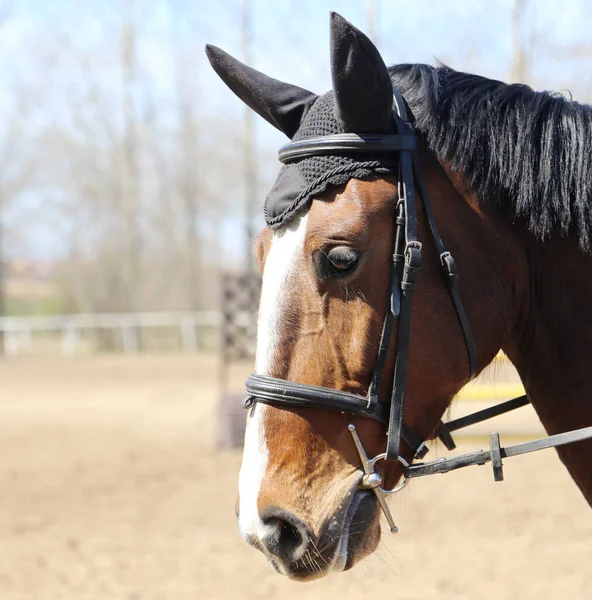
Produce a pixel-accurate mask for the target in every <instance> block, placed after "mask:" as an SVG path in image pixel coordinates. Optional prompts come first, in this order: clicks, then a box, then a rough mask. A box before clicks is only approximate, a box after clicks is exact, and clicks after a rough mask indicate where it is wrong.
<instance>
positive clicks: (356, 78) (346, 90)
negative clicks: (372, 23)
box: [331, 12, 393, 133]
mask: <svg viewBox="0 0 592 600" xmlns="http://www.w3.org/2000/svg"><path fill="white" fill-rule="evenodd" d="M331 77H332V79H333V90H334V92H335V117H336V118H337V120H338V121H340V122H341V123H342V125H344V126H345V128H346V129H347V130H349V131H352V132H355V133H380V132H384V131H387V130H388V129H389V126H390V124H391V120H392V117H391V112H392V106H393V84H392V83H391V78H390V76H389V73H388V69H387V68H386V65H385V64H384V61H383V60H382V57H381V56H380V53H379V52H378V50H377V48H376V46H375V45H374V44H373V43H372V42H371V41H370V39H369V38H368V37H367V36H366V35H364V34H363V33H362V32H361V31H360V30H359V29H356V28H355V27H354V26H353V25H352V24H351V23H349V22H348V21H346V20H345V19H344V18H343V17H342V16H341V15H338V14H337V13H335V12H332V13H331Z"/></svg>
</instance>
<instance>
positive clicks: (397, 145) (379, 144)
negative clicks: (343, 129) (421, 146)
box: [278, 132, 417, 164]
mask: <svg viewBox="0 0 592 600" xmlns="http://www.w3.org/2000/svg"><path fill="white" fill-rule="evenodd" d="M416 143H417V142H416V139H415V135H413V132H410V133H408V134H407V135H388V134H384V135H383V134H378V133H336V134H333V135H325V136H321V137H315V138H308V139H306V140H299V141H297V142H289V143H288V144H285V145H284V146H282V147H281V148H280V150H279V152H278V158H279V160H280V162H282V163H284V164H286V163H290V162H293V161H295V160H300V159H302V158H306V157H308V156H319V155H322V154H335V153H338V152H347V153H364V154H367V153H368V152H381V153H383V152H384V153H388V152H400V151H401V150H408V151H409V150H415V148H416Z"/></svg>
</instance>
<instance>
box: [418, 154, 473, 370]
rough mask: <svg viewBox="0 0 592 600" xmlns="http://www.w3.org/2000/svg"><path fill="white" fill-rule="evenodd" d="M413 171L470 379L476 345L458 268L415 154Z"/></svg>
mask: <svg viewBox="0 0 592 600" xmlns="http://www.w3.org/2000/svg"><path fill="white" fill-rule="evenodd" d="M413 172H414V175H415V179H416V180H417V187H418V189H419V193H420V195H421V199H422V202H423V207H424V210H425V213H426V218H427V221H428V225H429V227H430V232H431V234H432V240H433V242H434V245H435V246H436V251H437V252H438V255H439V256H440V264H441V265H442V268H443V270H444V274H445V277H446V284H447V285H448V290H449V292H450V297H451V298H452V303H453V305H454V310H455V311H456V314H457V316H458V320H459V322H460V327H461V330H462V332H463V337H464V339H465V345H466V347H467V354H468V357H469V380H471V379H473V378H474V377H475V375H476V374H477V368H478V361H477V346H476V345H475V338H474V337H473V333H472V331H471V325H470V323H469V318H468V316H467V312H466V310H465V307H464V305H463V303H462V300H461V297H460V291H459V280H458V279H459V278H458V269H457V267H456V261H455V260H454V258H453V256H452V254H450V252H448V250H446V248H445V247H444V243H443V242H442V238H441V237H440V232H439V231H438V225H437V223H436V218H435V217H434V213H433V211H432V204H431V202H430V197H429V196H428V193H427V191H426V189H425V183H424V179H423V176H422V173H421V166H420V164H419V160H418V158H417V156H416V155H415V154H414V155H413Z"/></svg>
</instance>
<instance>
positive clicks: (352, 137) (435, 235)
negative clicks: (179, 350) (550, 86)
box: [244, 87, 592, 533]
mask: <svg viewBox="0 0 592 600" xmlns="http://www.w3.org/2000/svg"><path fill="white" fill-rule="evenodd" d="M393 118H394V122H395V125H396V134H392V135H386V134H385V135H382V134H361V135H359V134H351V133H348V134H337V135H327V136H322V137H317V138H311V139H305V140H300V141H297V142H291V143H289V144H286V145H285V146H283V147H282V148H281V149H280V151H279V158H280V161H281V162H283V163H290V162H293V161H295V160H298V159H301V158H305V157H309V156H315V155H323V154H325V155H326V154H336V153H343V152H346V153H348V154H352V153H356V154H357V153H361V154H363V153H373V154H376V153H381V152H382V153H386V152H398V153H399V178H398V202H397V205H396V211H395V213H396V214H395V233H394V246H393V256H392V263H391V273H390V285H389V292H390V293H389V303H388V307H387V310H386V314H385V318H384V323H383V326H382V333H381V337H380V344H379V347H378V354H377V358H376V363H375V367H374V371H373V374H372V377H371V380H370V385H369V388H368V393H367V395H366V396H361V395H358V394H352V393H349V392H344V391H340V390H334V389H330V388H324V387H318V386H312V385H305V384H301V383H296V382H293V381H286V380H284V379H278V378H275V377H269V376H265V375H259V374H257V373H253V374H251V375H250V376H249V378H248V379H247V382H246V389H247V393H248V396H247V398H246V399H245V403H244V406H245V408H248V407H250V406H251V405H252V404H253V403H255V402H261V403H264V404H270V405H273V406H278V407H280V408H281V407H296V408H298V407H306V408H311V407H312V408H321V409H328V410H334V411H339V412H341V413H347V414H351V415H357V416H362V417H368V418H371V419H375V420H377V421H379V422H380V423H382V424H383V425H385V426H386V427H387V442H386V451H385V452H384V453H383V454H379V455H378V456H376V457H374V458H372V459H369V458H368V456H367V455H366V452H365V451H364V448H363V446H362V443H361V441H360V439H359V437H358V435H357V433H356V430H355V427H354V426H353V425H350V426H349V431H350V433H351V434H352V436H353V440H354V443H355V445H356V449H357V451H358V454H359V455H360V459H361V461H362V468H363V471H364V474H363V476H362V479H361V482H360V487H361V488H362V489H368V490H372V491H373V492H374V493H375V494H376V497H377V500H378V502H379V504H380V506H381V508H382V510H383V512H384V514H385V516H386V518H387V521H388V523H389V525H390V528H391V531H392V532H393V533H394V532H396V531H397V527H396V525H395V523H394V521H393V518H392V516H391V514H390V511H389V508H388V505H387V503H386V495H387V494H390V493H394V492H397V491H399V490H400V489H402V487H404V485H405V483H406V482H407V479H408V478H410V477H418V476H421V475H427V474H432V473H443V472H448V471H451V470H453V469H457V468H459V467H463V466H468V465H471V464H484V463H485V462H489V461H491V462H492V463H493V467H494V474H495V478H496V481H499V480H501V478H503V475H502V471H501V466H502V465H501V459H502V458H504V457H506V456H514V455H517V454H523V453H525V452H532V451H533V450H539V449H541V448H543V447H549V446H557V445H561V444H565V443H571V442H574V441H578V440H579V439H587V438H589V437H592V427H589V428H586V429H582V430H577V431H574V432H570V433H569V434H560V435H559V436H551V437H549V438H546V439H544V440H536V441H535V442H528V443H526V444H519V445H516V446H510V447H508V448H501V447H500V444H499V436H497V434H492V437H491V438H490V450H489V451H479V452H476V453H472V454H468V455H463V456H460V457H455V458H451V459H441V460H439V461H434V462H432V463H419V464H414V465H409V464H408V463H407V461H406V460H405V459H404V458H403V457H402V456H401V455H400V450H401V440H403V441H405V443H406V444H407V445H408V446H409V447H410V448H411V450H412V451H413V454H414V457H415V458H418V459H421V458H423V457H424V456H425V454H426V453H427V452H428V448H427V446H426V444H425V440H424V439H423V438H422V437H421V436H419V435H418V434H417V433H415V432H414V431H413V430H412V429H411V428H410V427H409V426H408V425H406V424H405V422H404V421H403V407H404V401H405V389H406V381H407V362H408V355H409V338H410V330H411V306H412V301H413V294H414V292H415V288H416V286H417V281H418V276H419V269H420V265H421V254H422V244H421V242H420V241H419V239H418V236H417V207H416V189H417V190H418V191H419V194H420V195H421V198H422V202H423V208H424V212H425V215H426V219H427V222H428V225H429V230H430V233H431V237H432V241H433V243H434V246H435V248H436V251H437V253H438V255H439V262H440V264H441V267H442V270H443V273H444V279H445V281H446V285H447V287H448V291H449V293H450V297H451V299H452V303H453V305H454V308H455V311H456V314H457V317H458V321H459V324H460V328H461V330H462V333H463V336H464V340H465V345H466V349H467V354H468V366H469V379H472V378H473V377H474V376H475V374H476V372H477V364H478V363H477V349H476V346H475V340H474V338H473V334H472V332H471V328H470V325H469V320H468V317H467V313H466V311H465V309H464V306H463V303H462V300H461V297H460V292H459V285H458V272H457V268H456V263H455V261H454V258H453V257H452V255H451V254H450V252H448V251H447V250H446V249H445V247H444V244H443V243H442V240H441V238H440V234H439V232H438V228H437V225H436V221H435V218H434V214H433V212H432V208H431V205H430V202H429V198H428V195H427V193H426V188H425V185H424V182H423V178H422V175H421V171H420V166H419V160H418V158H417V150H416V135H415V131H414V128H413V125H412V123H411V122H410V121H409V119H408V117H407V110H406V107H405V103H404V101H403V98H402V97H401V95H400V93H399V92H398V90H397V89H396V88H395V87H393ZM397 320H398V327H397V339H396V353H395V365H394V375H393V382H392V390H391V401H390V406H387V405H385V404H381V403H380V402H379V392H380V385H381V383H382V381H383V372H384V367H385V363H386V356H387V353H388V349H389V346H390V342H391V338H392V336H393V330H394V325H395V322H396V321H397ZM527 403H528V400H527V398H526V396H521V397H520V398H516V399H514V400H510V401H508V402H505V403H502V404H500V405H498V406H496V407H493V408H491V409H486V410H484V411H479V412H478V413H475V414H473V415H470V416H469V417H464V418H463V419H457V420H456V421H451V422H449V423H446V424H444V423H440V425H439V426H438V429H437V435H438V437H440V439H441V440H442V441H443V442H444V444H445V445H446V447H447V448H448V449H452V448H454V447H455V446H454V442H453V440H452V437H451V435H450V432H451V431H454V430H455V429H459V428H460V427H465V426H467V425H471V424H474V423H477V422H479V421H483V420H485V419H487V418H490V417H492V416H496V415H498V414H502V413H504V412H507V411H509V410H512V409H513V408H517V407H519V406H523V405H525V404H527ZM570 435H571V436H572V437H570V438H568V437H564V438H561V436H570ZM582 435H583V436H584V437H582ZM494 436H497V437H494ZM560 438H561V439H560ZM537 443H538V446H537ZM382 459H384V460H388V461H398V462H399V463H400V464H401V465H402V466H403V473H404V476H405V480H404V481H403V483H402V484H400V485H399V486H397V487H396V488H394V489H393V490H385V489H384V488H382V487H381V484H382V476H381V474H380V473H379V472H377V471H376V470H375V465H376V463H377V462H378V461H379V460H382Z"/></svg>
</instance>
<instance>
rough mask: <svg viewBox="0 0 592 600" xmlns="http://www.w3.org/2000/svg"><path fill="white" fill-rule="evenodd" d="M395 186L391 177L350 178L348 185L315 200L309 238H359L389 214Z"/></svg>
mask: <svg viewBox="0 0 592 600" xmlns="http://www.w3.org/2000/svg"><path fill="white" fill-rule="evenodd" d="M395 193H396V187H395V185H394V184H393V182H391V181H388V180H382V179H381V180H373V181H364V180H359V179H350V180H349V182H348V183H347V184H346V185H345V187H343V188H341V189H338V190H337V191H334V192H333V193H332V194H325V195H324V196H322V197H320V198H319V199H318V200H316V201H314V202H313V203H312V205H311V207H310V209H309V212H308V231H307V236H308V237H309V238H318V237H321V238H322V237H324V238H331V237H334V238H339V237H346V238H347V237H353V238H359V237H360V236H363V235H364V234H366V233H367V232H368V229H369V227H370V226H371V225H372V224H373V223H374V222H377V223H380V222H381V219H380V217H381V216H382V217H384V216H385V215H386V214H387V213H388V214H390V212H391V210H392V206H393V196H394V194H395Z"/></svg>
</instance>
